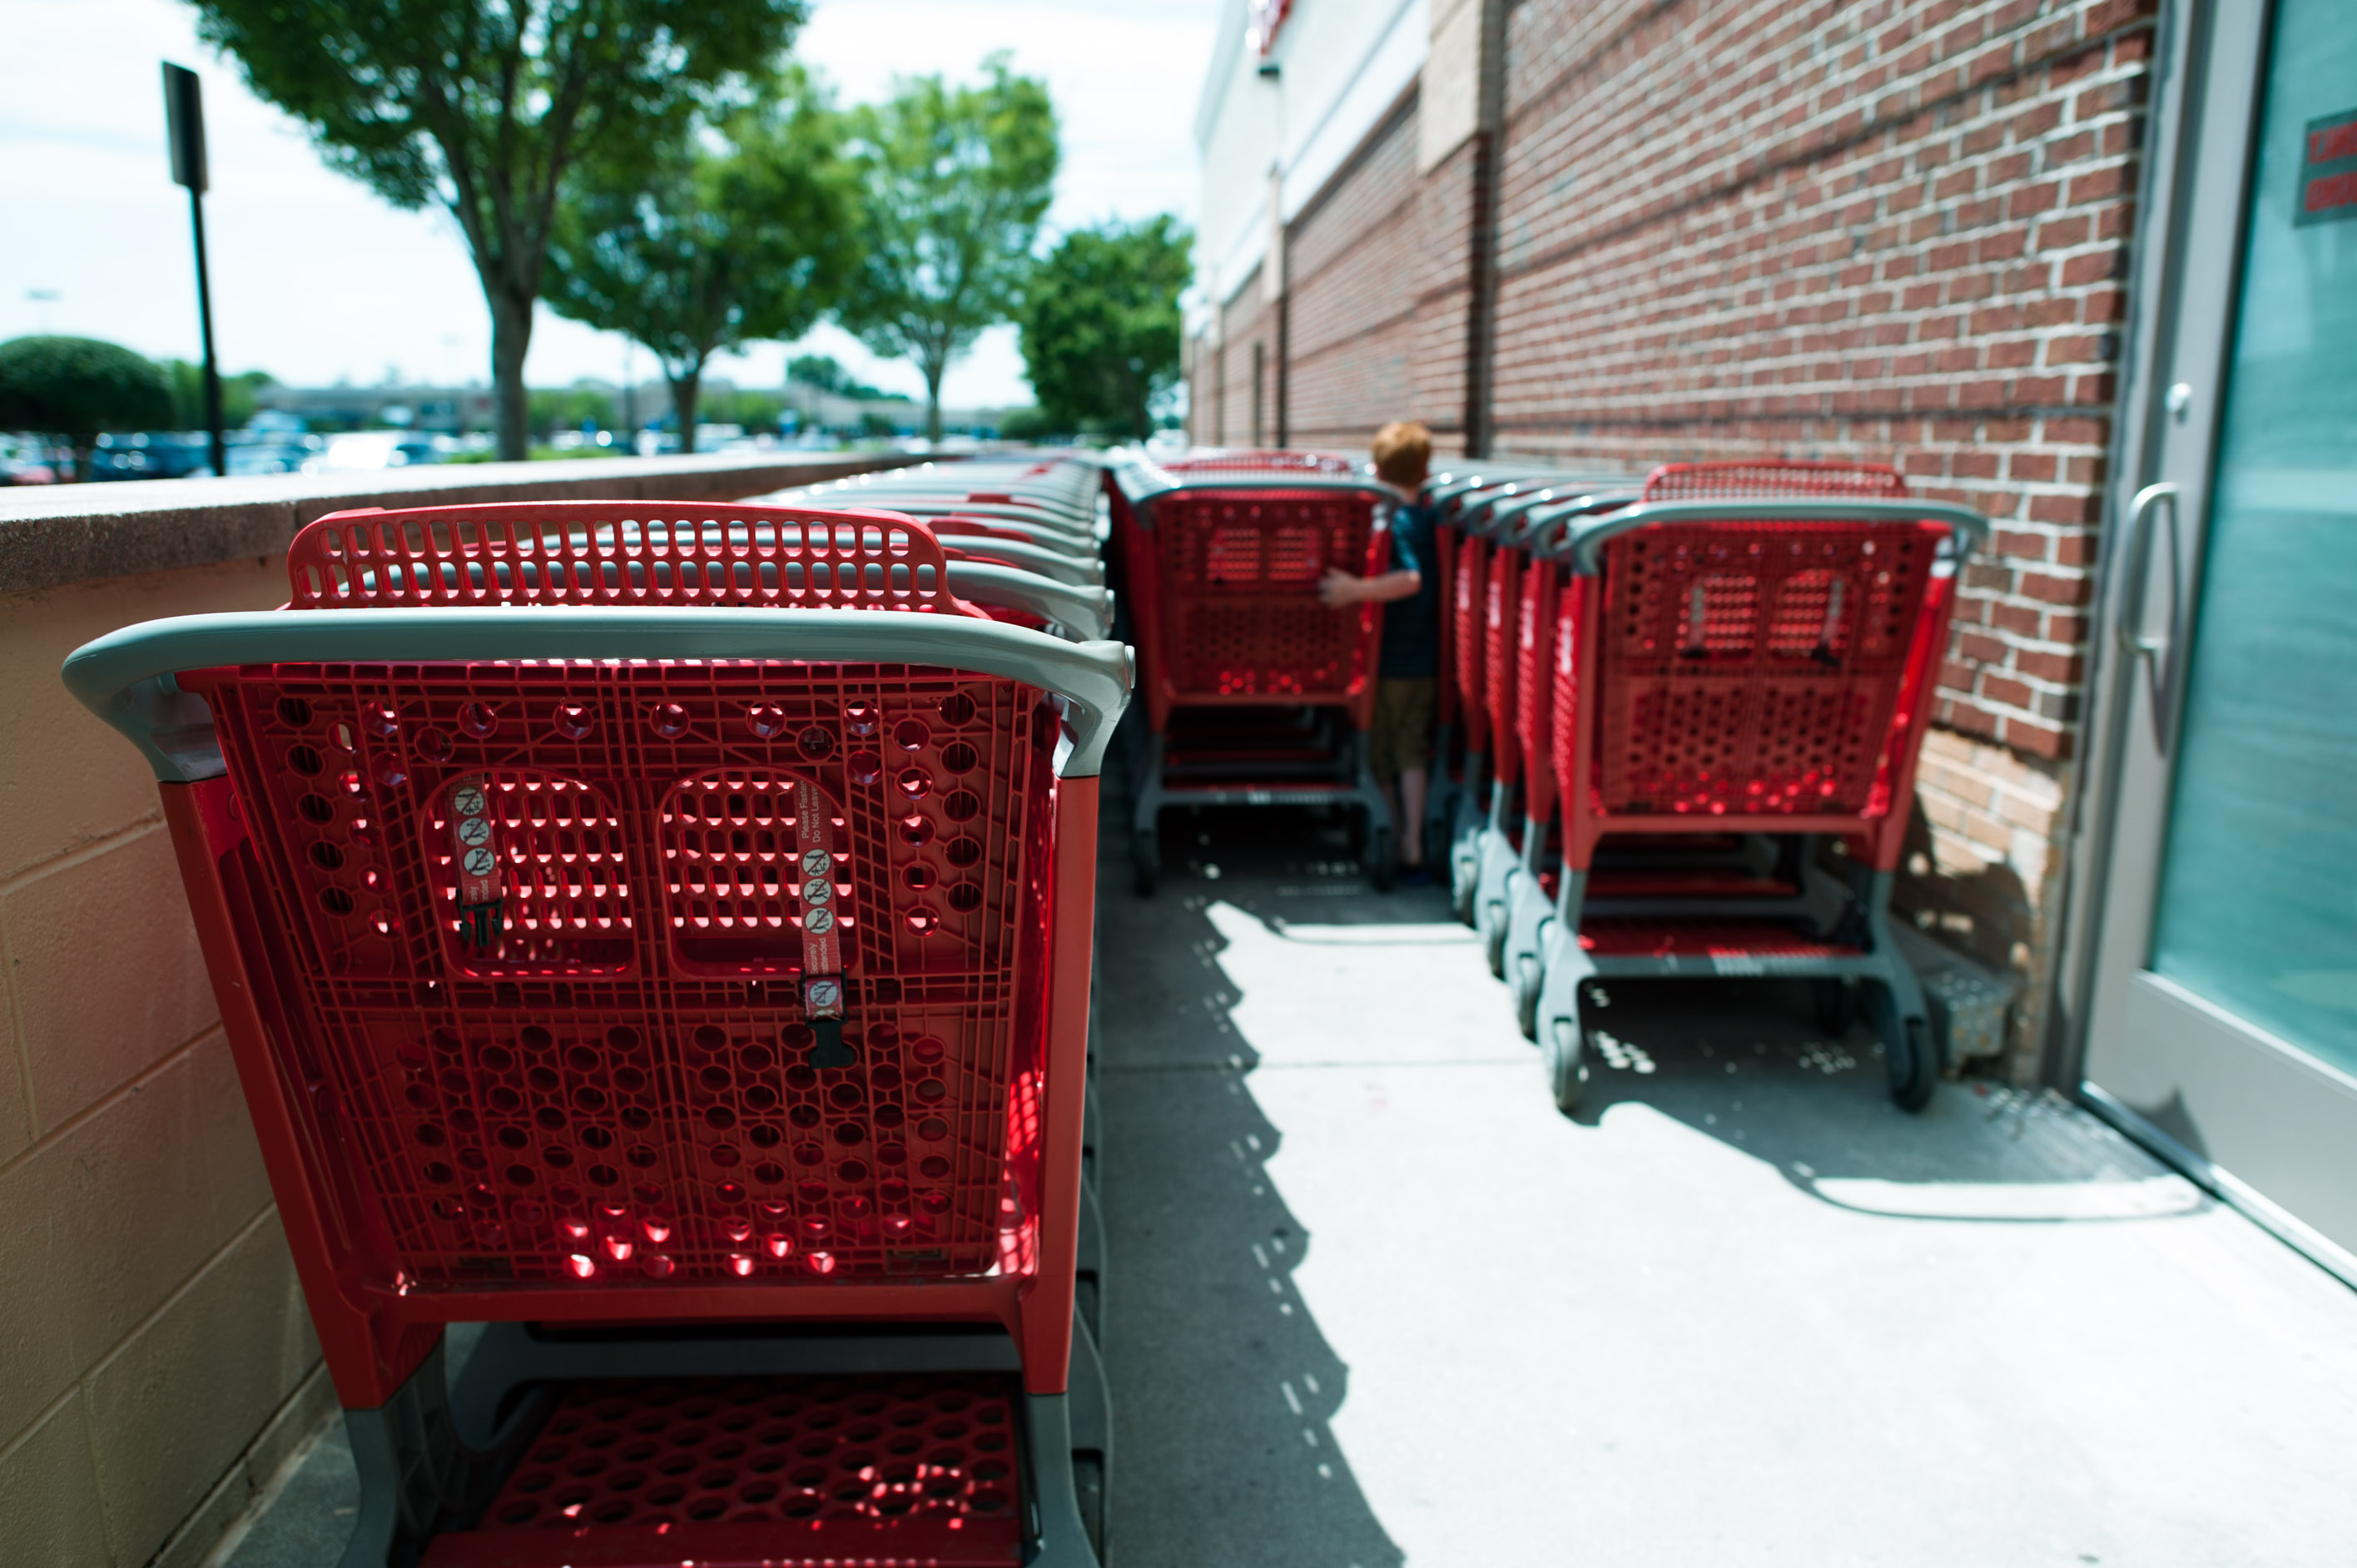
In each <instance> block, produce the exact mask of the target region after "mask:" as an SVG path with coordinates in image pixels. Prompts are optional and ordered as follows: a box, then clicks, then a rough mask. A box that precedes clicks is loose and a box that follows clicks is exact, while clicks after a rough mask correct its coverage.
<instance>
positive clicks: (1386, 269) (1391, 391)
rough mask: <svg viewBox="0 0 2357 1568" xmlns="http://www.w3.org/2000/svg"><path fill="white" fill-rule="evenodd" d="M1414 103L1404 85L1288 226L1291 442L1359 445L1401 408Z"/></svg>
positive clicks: (1412, 329)
mask: <svg viewBox="0 0 2357 1568" xmlns="http://www.w3.org/2000/svg"><path fill="white" fill-rule="evenodd" d="M1415 112H1416V104H1415V99H1414V97H1412V96H1411V97H1410V98H1409V99H1408V100H1407V101H1406V102H1404V103H1402V104H1400V105H1399V106H1398V107H1397V108H1396V109H1394V112H1393V113H1391V114H1390V115H1389V116H1387V117H1386V118H1385V120H1384V121H1383V124H1382V125H1381V126H1379V127H1378V128H1377V129H1376V130H1375V131H1374V132H1373V133H1372V134H1371V135H1370V136H1369V138H1368V140H1367V142H1366V143H1365V144H1364V145H1361V147H1360V149H1359V151H1358V153H1357V155H1356V156H1354V157H1352V158H1351V160H1350V161H1349V162H1347V163H1346V164H1345V165H1344V166H1343V167H1342V169H1341V170H1340V173H1339V174H1338V175H1337V176H1336V177H1335V178H1334V180H1333V181H1332V182H1331V183H1330V184H1329V186H1328V187H1327V188H1326V190H1325V192H1324V193H1323V194H1322V195H1321V196H1320V198H1319V199H1318V200H1317V201H1315V202H1313V203H1312V204H1311V205H1310V206H1308V208H1306V209H1304V210H1303V211H1302V212H1301V213H1300V214H1299V215H1298V216H1297V218H1295V220H1293V223H1292V225H1291V227H1290V229H1289V231H1288V234H1287V242H1286V243H1287V265H1286V285H1287V292H1288V294H1289V295H1290V297H1289V299H1288V301H1287V310H1288V312H1289V314H1288V316H1287V318H1286V338H1287V343H1286V353H1287V356H1288V362H1287V365H1286V372H1287V381H1286V388H1287V391H1286V397H1287V404H1286V429H1287V433H1288V435H1290V437H1291V439H1292V441H1293V442H1294V443H1295V444H1296V445H1297V446H1340V447H1345V448H1363V447H1364V446H1366V445H1367V442H1368V440H1369V439H1370V438H1371V437H1372V435H1374V433H1375V430H1376V428H1377V427H1378V426H1379V425H1381V424H1383V422H1384V421H1386V420H1391V419H1400V418H1404V417H1405V416H1406V415H1407V414H1408V413H1409V412H1410V404H1411V402H1412V400H1413V399H1414V397H1415V373H1414V370H1413V365H1414V360H1415V348H1416V293H1417V290H1416V283H1417V273H1418V271H1419V266H1420V256H1419V248H1420V246H1421V243H1422V239H1423V234H1422V225H1421V224H1420V223H1419V222H1418V218H1419V209H1420V207H1421V205H1422V200H1421V198H1422V182H1421V181H1420V180H1418V179H1417V177H1416V172H1415V150H1416V117H1415ZM1458 352H1460V353H1461V352H1462V349H1461V347H1460V348H1459V349H1458Z"/></svg>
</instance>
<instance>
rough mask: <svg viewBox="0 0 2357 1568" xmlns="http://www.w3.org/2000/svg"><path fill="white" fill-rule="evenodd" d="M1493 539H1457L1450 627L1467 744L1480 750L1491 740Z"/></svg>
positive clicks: (1470, 536) (1472, 536)
mask: <svg viewBox="0 0 2357 1568" xmlns="http://www.w3.org/2000/svg"><path fill="white" fill-rule="evenodd" d="M1489 562H1490V542H1489V541H1488V540H1486V539H1482V538H1480V537H1479V536H1478V535H1475V534H1470V533H1469V534H1467V535H1465V536H1464V537H1463V538H1462V539H1460V540H1458V543H1457V573H1456V583H1455V586H1456V590H1457V602H1456V603H1455V604H1454V605H1453V606H1451V607H1450V611H1449V613H1450V616H1451V622H1450V631H1451V634H1452V635H1453V636H1454V637H1455V639H1456V642H1457V647H1456V653H1457V693H1458V701H1459V702H1460V703H1462V704H1463V711H1464V714H1465V744H1466V746H1467V747H1468V748H1469V749H1470V750H1474V751H1480V750H1482V749H1484V748H1485V747H1486V746H1488V745H1489V743H1490V682H1489V674H1488V664H1487V662H1486V660H1484V658H1483V651H1484V649H1485V647H1486V646H1487V641H1488V639H1487V636H1486V628H1487V627H1488V625H1489V621H1488V618H1487V614H1486V608H1487V605H1488V602H1489V600H1488V595H1489Z"/></svg>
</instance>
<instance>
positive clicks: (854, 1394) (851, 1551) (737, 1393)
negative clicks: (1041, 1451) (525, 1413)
mask: <svg viewBox="0 0 2357 1568" xmlns="http://www.w3.org/2000/svg"><path fill="white" fill-rule="evenodd" d="M1020 1397H1021V1396H1020V1394H1019V1391H1017V1388H1016V1386H1015V1384H1014V1382H1013V1380H1010V1379H1008V1378H1006V1377H1003V1376H990V1375H986V1374H985V1375H976V1374H964V1375H961V1374H933V1375H929V1376H923V1377H859V1378H774V1379H768V1378H765V1379H750V1380H718V1379H705V1380H676V1381H653V1380H644V1381H641V1380H630V1381H621V1380H618V1381H614V1382H597V1383H582V1384H576V1386H575V1387H573V1388H572V1389H571V1390H569V1391H567V1392H566V1394H565V1397H564V1399H563V1400H562V1401H561V1402H559V1403H558V1405H557V1407H556V1409H555V1411H554V1412H553V1413H552V1414H551V1415H550V1416H549V1419H548V1422H547V1424H546V1425H544V1427H543V1428H542V1429H541V1431H540V1434H538V1436H536V1437H535V1438H534V1439H533V1442H532V1444H531V1445H530V1446H529V1447H528V1448H527V1449H526V1451H525V1453H524V1455H523V1457H522V1460H521V1461H519V1462H518V1464H517V1465H516V1467H515V1468H514V1470H513V1471H512V1472H511V1473H510V1475H509V1477H508V1478H507V1480H506V1482H505V1483H504V1484H503V1485H502V1486H501V1487H500V1491H499V1494H498V1496H497V1497H495V1498H493V1499H492V1500H491V1503H490V1506H489V1507H488V1508H487V1509H485V1510H484V1512H483V1516H482V1521H481V1523H480V1525H479V1527H478V1528H477V1529H476V1530H469V1531H463V1532H458V1533H456V1534H451V1535H446V1536H443V1537H440V1538H438V1539H437V1540H436V1542H435V1545H434V1547H433V1548H431V1549H429V1552H428V1553H427V1557H426V1563H428V1564H429V1565H434V1564H438V1563H471V1562H475V1561H477V1560H479V1559H482V1558H485V1557H488V1556H490V1555H491V1552H487V1551H486V1549H487V1548H493V1549H495V1548H496V1547H498V1546H500V1545H501V1544H509V1543H512V1544H515V1545H519V1546H524V1547H529V1546H530V1545H531V1544H532V1540H533V1538H539V1537H546V1536H555V1535H558V1534H559V1533H560V1532H561V1537H562V1539H563V1540H564V1541H565V1546H564V1548H562V1549H561V1550H562V1551H563V1552H578V1553H580V1554H581V1555H583V1556H585V1557H589V1558H596V1559H599V1560H603V1558H604V1557H605V1556H606V1555H607V1553H606V1552H602V1551H600V1548H601V1547H602V1546H604V1545H605V1544H606V1542H607V1541H608V1539H609V1538H612V1537H617V1536H619V1537H622V1538H624V1539H625V1540H628V1539H630V1538H632V1537H653V1538H654V1541H651V1542H650V1543H651V1544H653V1543H655V1542H659V1541H662V1540H663V1539H664V1538H666V1537H668V1538H669V1548H670V1549H669V1551H668V1552H666V1553H665V1554H664V1555H662V1557H660V1558H658V1559H654V1560H653V1561H660V1562H662V1563H667V1564H668V1563H681V1562H698V1563H700V1562H705V1561H708V1560H709V1558H710V1554H708V1553H706V1552H701V1551H699V1549H698V1548H699V1534H700V1533H702V1532H715V1533H721V1532H725V1533H726V1535H727V1536H731V1537H735V1538H737V1539H743V1538H744V1536H745V1535H746V1533H747V1530H746V1527H765V1528H764V1530H763V1534H764V1536H765V1538H766V1540H767V1541H768V1542H769V1544H768V1545H767V1546H766V1547H765V1548H764V1552H765V1556H766V1557H767V1559H768V1560H769V1561H771V1562H784V1563H801V1562H805V1561H810V1562H820V1563H844V1564H854V1563H878V1562H906V1563H920V1562H922V1563H943V1564H952V1563H955V1564H963V1563H994V1564H997V1563H1006V1564H1011V1563H1017V1562H1019V1561H1020V1560H1021V1554H1022V1548H1023V1526H1022V1511H1023V1510H1022V1498H1023V1477H1022V1474H1021V1468H1020V1458H1019V1456H1020V1454H1021V1449H1022V1444H1021V1442H1020V1440H1019V1437H1018V1431H1017V1422H1018V1418H1017V1411H1018V1409H1019V1406H1018V1405H1017V1400H1018V1399H1019V1398H1020ZM728 1527H737V1528H735V1529H733V1530H732V1529H729V1528H728ZM500 1538H509V1539H508V1541H502V1540H501V1539H500ZM516 1538H523V1539H520V1540H519V1539H516ZM552 1545H554V1542H552ZM564 1560H565V1558H564V1557H563V1556H558V1557H554V1558H551V1559H549V1561H551V1562H552V1563H553V1562H559V1561H564Z"/></svg>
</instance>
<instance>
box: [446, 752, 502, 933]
mask: <svg viewBox="0 0 2357 1568" xmlns="http://www.w3.org/2000/svg"><path fill="white" fill-rule="evenodd" d="M450 858H451V861H452V864H453V865H455V866H456V867H457V873H458V929H459V933H460V935H461V936H463V937H464V938H465V940H466V941H467V943H468V945H469V946H471V947H477V948H488V947H490V946H492V945H493V944H495V943H496V942H498V940H500V927H501V925H502V924H503V921H502V919H501V916H502V915H503V914H504V912H505V905H506V902H507V898H506V889H505V887H504V886H502V884H501V881H500V840H499V823H498V822H497V821H496V820H495V818H494V813H493V811H492V799H491V787H490V780H488V779H485V778H484V777H483V776H482V775H481V774H479V773H470V774H468V776H467V777H466V778H464V779H459V780H458V781H457V783H455V784H453V785H451V786H450Z"/></svg>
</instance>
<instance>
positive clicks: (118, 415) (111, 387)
mask: <svg viewBox="0 0 2357 1568" xmlns="http://www.w3.org/2000/svg"><path fill="white" fill-rule="evenodd" d="M171 418H172V392H171V389H170V388H169V387H168V386H167V385H166V384H165V381H164V372H163V371H161V370H159V369H158V368H157V367H156V364H155V362H154V361H153V360H147V359H145V358H144V357H142V356H140V355H138V354H135V353H133V352H132V351H131V350H130V349H125V348H122V347H120V346H119V345H117V344H113V343H102V342H100V341H99V340H98V339H96V338H14V339H12V340H10V341H8V342H6V343H0V430H24V431H30V432H33V433H36V434H38V435H57V436H62V437H64V438H65V441H66V443H67V444H68V445H69V446H72V447H73V448H74V449H75V450H76V451H77V452H79V451H81V450H82V449H83V448H86V447H87V446H90V444H91V442H92V441H93V440H95V439H96V438H97V435H98V433H99V432H100V431H102V430H158V429H161V428H163V427H164V426H165V425H166V424H169V423H170V422H171Z"/></svg>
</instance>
